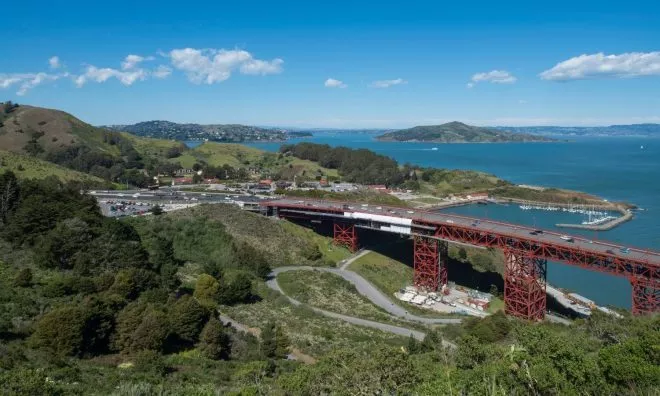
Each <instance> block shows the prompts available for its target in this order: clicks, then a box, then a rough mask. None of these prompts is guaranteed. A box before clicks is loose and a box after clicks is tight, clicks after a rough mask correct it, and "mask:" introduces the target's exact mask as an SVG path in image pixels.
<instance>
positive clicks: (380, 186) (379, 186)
mask: <svg viewBox="0 0 660 396" xmlns="http://www.w3.org/2000/svg"><path fill="white" fill-rule="evenodd" d="M367 188H368V189H370V190H374V191H380V192H389V190H388V189H387V186H386V185H384V184H371V185H368V186H367Z"/></svg>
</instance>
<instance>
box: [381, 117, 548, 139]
mask: <svg viewBox="0 0 660 396" xmlns="http://www.w3.org/2000/svg"><path fill="white" fill-rule="evenodd" d="M377 139H378V140H382V141H397V142H434V143H503V142H547V141H552V139H550V138H547V137H543V136H534V135H528V134H524V133H512V132H508V131H501V130H497V129H491V128H482V127H476V126H472V125H467V124H463V123H462V122H458V121H454V122H449V123H446V124H442V125H425V126H416V127H413V128H409V129H402V130H399V131H394V132H388V133H386V134H383V135H380V136H378V137H377Z"/></svg>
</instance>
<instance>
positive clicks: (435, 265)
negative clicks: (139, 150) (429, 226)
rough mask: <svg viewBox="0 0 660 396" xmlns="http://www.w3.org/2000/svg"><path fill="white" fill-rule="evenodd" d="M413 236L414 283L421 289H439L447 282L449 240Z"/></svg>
mask: <svg viewBox="0 0 660 396" xmlns="http://www.w3.org/2000/svg"><path fill="white" fill-rule="evenodd" d="M413 238H414V239H413V245H414V248H413V252H414V253H413V255H414V261H413V262H414V275H413V283H414V285H415V286H416V287H418V288H420V289H424V290H427V291H437V290H438V289H439V288H442V286H444V285H446V284H447V250H448V246H447V242H445V241H438V240H437V239H433V238H429V237H426V236H422V235H415V236H414V237H413Z"/></svg>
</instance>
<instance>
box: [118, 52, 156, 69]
mask: <svg viewBox="0 0 660 396" xmlns="http://www.w3.org/2000/svg"><path fill="white" fill-rule="evenodd" d="M154 59H155V58H154V57H153V56H147V57H144V56H140V55H128V56H127V57H126V58H124V61H123V62H121V69H122V70H130V69H134V68H135V66H137V65H138V64H140V63H142V62H145V61H151V60H154Z"/></svg>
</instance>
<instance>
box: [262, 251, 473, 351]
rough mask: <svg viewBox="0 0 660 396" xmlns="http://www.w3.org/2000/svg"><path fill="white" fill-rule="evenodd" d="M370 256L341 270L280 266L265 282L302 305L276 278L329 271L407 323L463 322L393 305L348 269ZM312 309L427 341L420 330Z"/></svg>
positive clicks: (346, 263) (349, 321) (341, 318)
mask: <svg viewBox="0 0 660 396" xmlns="http://www.w3.org/2000/svg"><path fill="white" fill-rule="evenodd" d="M366 253H369V251H362V252H360V253H358V254H357V255H354V256H353V257H351V258H350V259H348V260H346V261H345V262H344V263H343V265H342V266H341V268H329V267H309V266H287V267H279V268H275V269H274V270H273V271H272V272H271V273H270V274H269V278H270V279H268V281H266V284H267V285H268V287H270V288H271V289H273V290H275V291H278V292H280V293H281V294H282V295H284V296H285V297H286V298H287V299H288V300H289V301H290V302H291V303H292V304H294V305H301V304H302V302H300V301H298V300H296V299H294V298H291V297H289V296H287V295H286V294H285V293H284V291H283V290H282V288H281V287H280V285H279V284H278V283H277V275H278V274H281V273H283V272H288V271H315V270H319V271H324V272H329V273H332V274H335V275H338V276H341V277H342V278H344V279H346V280H347V281H349V282H351V283H352V284H353V285H355V288H356V289H357V291H358V292H359V293H360V294H362V295H363V296H365V297H366V298H368V299H369V300H370V301H371V302H372V303H374V304H375V305H377V306H379V307H381V308H382V309H384V310H385V311H387V312H388V313H389V314H390V315H392V316H394V317H397V318H401V319H404V320H409V321H416V322H419V323H424V324H458V323H460V322H461V319H455V318H451V319H432V318H424V317H420V316H416V315H412V314H410V313H408V311H406V310H405V309H404V308H402V307H400V306H398V305H396V304H394V303H393V302H392V301H391V300H390V299H389V298H388V297H387V296H385V295H384V294H383V293H381V292H380V290H378V289H376V288H375V287H374V286H373V285H372V284H371V283H369V281H367V280H366V279H364V278H363V277H362V276H360V275H358V274H357V273H355V272H353V271H349V270H347V269H346V267H348V265H350V264H351V263H352V262H353V261H354V260H356V259H358V258H359V257H361V256H362V255H364V254H366ZM310 308H311V309H312V310H314V311H315V312H317V313H319V314H321V315H324V316H327V317H330V318H335V319H339V320H343V321H345V322H348V323H352V324H356V325H360V326H366V327H372V328H375V329H379V330H382V331H387V332H389V333H393V334H397V335H401V336H406V337H408V336H411V335H412V336H413V337H414V338H416V339H418V340H422V339H424V336H425V335H426V334H425V333H423V332H421V331H417V330H412V329H408V328H405V327H400V326H393V325H389V324H385V323H380V322H376V321H373V320H366V319H361V318H356V317H354V316H349V315H343V314H338V313H336V312H331V311H326V310H324V309H320V308H316V307H312V306H310ZM442 344H443V345H444V346H447V347H452V348H453V347H455V346H456V345H454V344H453V343H451V342H449V341H445V340H442Z"/></svg>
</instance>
